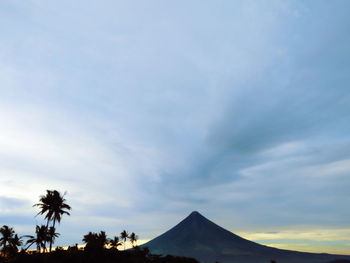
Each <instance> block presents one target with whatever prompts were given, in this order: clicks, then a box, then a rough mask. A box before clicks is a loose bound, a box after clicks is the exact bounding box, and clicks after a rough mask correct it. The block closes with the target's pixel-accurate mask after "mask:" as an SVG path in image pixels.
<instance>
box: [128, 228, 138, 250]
mask: <svg viewBox="0 0 350 263" xmlns="http://www.w3.org/2000/svg"><path fill="white" fill-rule="evenodd" d="M129 239H130V242H131V246H132V247H135V245H134V243H136V242H137V240H138V236H137V235H136V234H135V233H134V232H132V233H131V234H130V236H129Z"/></svg>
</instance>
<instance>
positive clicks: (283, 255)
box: [142, 211, 350, 263]
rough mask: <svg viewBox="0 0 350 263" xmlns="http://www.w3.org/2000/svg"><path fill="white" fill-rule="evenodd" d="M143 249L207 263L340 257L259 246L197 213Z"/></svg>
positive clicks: (258, 262) (324, 260) (318, 260)
mask: <svg viewBox="0 0 350 263" xmlns="http://www.w3.org/2000/svg"><path fill="white" fill-rule="evenodd" d="M142 247H148V248H149V249H150V251H151V252H152V253H154V254H163V255H166V254H171V255H177V256H186V257H193V258H196V259H198V260H199V261H201V262H208V263H209V262H215V261H218V262H223V263H226V262H227V263H228V262H230V263H231V262H232V263H234V262H240V263H260V262H261V263H263V262H265V263H268V262H270V260H273V259H274V260H277V262H278V263H280V262H282V263H283V262H288V263H291V262H295V263H297V262H298V263H302V262H310V263H317V262H320V263H325V262H328V261H330V260H332V259H337V258H339V256H337V255H328V254H313V253H302V252H296V251H289V250H281V249H277V248H272V247H267V246H264V245H260V244H258V243H255V242H252V241H249V240H246V239H244V238H241V237H240V236H238V235H235V234H233V233H232V232H230V231H228V230H226V229H224V228H222V227H220V226H218V225H217V224H215V223H213V222H212V221H210V220H208V219H207V218H205V217H204V216H202V215H201V214H200V213H198V212H196V211H194V212H192V213H191V214H190V215H189V216H188V217H186V218H185V219H184V220H182V221H181V222H180V223H179V224H177V225H176V226H174V227H173V228H171V229H170V230H169V231H167V232H165V233H164V234H162V235H160V236H158V237H156V238H154V239H153V240H151V241H149V242H148V243H146V244H144V245H142ZM341 257H342V258H348V259H350V257H345V256H341Z"/></svg>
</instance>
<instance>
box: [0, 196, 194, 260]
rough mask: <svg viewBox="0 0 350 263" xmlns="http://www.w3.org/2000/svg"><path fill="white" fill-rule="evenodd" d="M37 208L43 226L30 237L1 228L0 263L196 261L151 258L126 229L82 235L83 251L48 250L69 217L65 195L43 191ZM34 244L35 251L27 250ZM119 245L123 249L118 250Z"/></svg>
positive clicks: (35, 205) (75, 247) (7, 227)
mask: <svg viewBox="0 0 350 263" xmlns="http://www.w3.org/2000/svg"><path fill="white" fill-rule="evenodd" d="M33 206H34V207H39V209H40V211H39V212H38V214H37V216H38V215H42V216H44V219H45V221H46V224H43V225H37V226H36V227H35V233H34V235H24V236H19V235H18V234H17V233H16V232H15V230H14V229H13V228H12V227H9V226H7V225H4V226H2V227H1V228H0V262H1V263H2V262H12V263H21V262H23V263H24V262H25V263H31V262H33V263H34V262H37V263H46V262H50V263H55V262H67V263H70V262H80V263H85V262H86V263H90V262H101V263H103V262H106V263H108V262H114V263H116V262H124V263H128V262H130V263H132V262H135V263H136V262H145V263H165V262H174V263H175V262H183V263H197V261H196V260H194V259H190V258H184V257H175V256H165V257H164V256H160V255H152V254H151V253H150V252H149V250H148V249H147V248H143V249H140V248H139V247H138V246H137V240H138V236H137V235H136V234H135V233H134V232H132V233H131V234H129V233H128V232H127V231H126V230H124V231H122V232H121V233H120V236H114V237H113V238H108V237H107V234H106V232H104V231H100V232H99V233H94V232H89V233H87V234H86V235H84V236H83V238H82V241H83V243H84V244H85V246H84V247H83V248H78V245H77V244H76V245H73V246H70V247H68V249H63V248H62V247H57V248H56V249H54V250H53V249H52V245H53V244H54V242H55V240H56V238H58V237H59V236H60V234H59V233H57V232H56V225H57V223H60V222H61V219H62V216H63V215H68V216H69V215H70V213H69V211H70V210H71V207H70V206H69V205H68V204H67V203H66V199H65V194H63V195H62V194H61V193H60V192H58V191H57V190H46V194H45V195H42V196H40V198H39V203H37V204H34V205H33ZM127 242H130V243H131V246H132V249H130V250H125V249H126V247H125V245H126V243H127ZM33 245H35V248H36V249H34V250H33V249H31V250H30V248H31V247H32V246H33ZM120 246H123V247H124V250H123V251H120V250H118V247H120Z"/></svg>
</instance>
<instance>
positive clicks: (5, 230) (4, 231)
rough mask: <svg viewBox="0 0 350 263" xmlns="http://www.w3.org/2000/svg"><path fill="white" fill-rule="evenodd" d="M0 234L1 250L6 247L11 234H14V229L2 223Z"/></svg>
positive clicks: (11, 236)
mask: <svg viewBox="0 0 350 263" xmlns="http://www.w3.org/2000/svg"><path fill="white" fill-rule="evenodd" d="M0 234H1V236H2V237H1V238H0V246H2V250H4V249H5V248H6V247H7V244H8V243H9V241H10V240H11V238H13V235H14V234H15V230H13V228H12V227H9V226H7V225H3V226H2V227H1V228H0Z"/></svg>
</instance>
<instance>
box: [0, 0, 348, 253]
mask: <svg viewBox="0 0 350 263" xmlns="http://www.w3.org/2000/svg"><path fill="white" fill-rule="evenodd" d="M0 25H1V27H0V33H1V34H0V127H1V128H0V185H1V186H0V187H1V188H0V223H1V224H8V225H10V226H14V227H15V228H16V230H17V231H20V232H21V233H23V234H31V233H32V232H33V231H34V226H35V224H36V223H40V218H39V217H36V218H34V215H35V214H36V213H37V211H36V210H35V208H33V207H32V205H33V204H34V203H36V202H37V200H38V196H39V195H41V194H44V193H45V190H46V189H57V190H60V191H61V192H64V191H67V192H68V193H67V196H66V198H67V200H68V202H69V204H70V205H71V206H72V208H73V210H72V215H71V217H66V218H63V220H62V224H61V226H60V227H59V229H58V232H60V233H61V237H60V238H59V239H58V241H57V244H59V245H67V244H74V243H80V242H81V239H82V236H83V235H84V234H86V233H87V232H88V231H95V232H96V231H100V230H105V231H107V234H110V235H111V236H112V235H115V234H118V233H120V232H121V231H122V230H123V229H128V230H129V231H134V232H136V233H137V234H138V235H139V236H140V238H141V239H150V238H153V237H155V236H156V235H157V234H160V233H162V232H164V231H165V230H167V229H168V228H169V227H171V226H173V225H174V224H176V223H178V221H179V220H181V219H182V218H183V217H184V216H185V215H187V214H188V213H190V212H191V211H192V210H199V211H200V212H201V213H203V215H204V216H207V217H208V218H210V219H211V220H213V221H215V222H217V223H219V224H221V225H222V226H224V227H226V228H228V229H230V230H232V231H236V232H244V231H245V230H246V229H254V230H256V233H262V232H265V230H264V229H266V228H271V227H273V228H274V231H277V232H282V233H284V232H283V230H284V229H285V228H289V229H291V228H292V227H294V230H295V231H296V232H298V231H299V232H302V231H301V230H300V229H299V230H298V226H300V225H303V226H307V227H308V229H310V231H311V232H313V233H320V232H322V233H325V232H323V231H322V229H349V227H350V225H349V222H350V220H349V219H350V210H349V209H348V204H349V201H350V195H349V194H348V189H349V187H350V150H349V149H350V147H349V146H350V135H349V130H350V114H349V113H350V89H349V84H350V63H349V61H350V60H349V56H350V48H349V47H350V35H349V33H348V30H349V26H350V2H349V1H346V0H344V1H341V0H339V1H332V2H330V1H307V2H305V1H250V0H249V1H243V0H242V1H153V0H152V1H108V0H106V1H102V2H101V1H99V2H96V1H68V0H63V1H43V0H42V1H40V0H28V1H20V0H2V1H1V2H0ZM292 230H293V229H292ZM336 231H337V230H336ZM306 232H307V231H306ZM327 233H328V232H327ZM332 233H333V232H332ZM335 233H338V234H339V235H338V239H337V238H336V237H335V238H332V242H333V241H337V240H338V241H341V242H343V243H344V244H345V245H344V244H343V243H342V244H341V245H339V244H338V245H337V244H336V243H334V246H333V245H332V246H333V247H334V248H332V249H333V250H332V251H336V250H337V249H338V250H337V251H340V249H343V247H344V246H346V244H349V243H350V234H349V232H348V231H347V232H346V233H347V234H345V236H344V234H341V233H340V232H339V231H338V232H335ZM285 235H287V236H290V237H292V236H293V231H291V232H288V233H285ZM330 235H332V234H330ZM252 238H253V237H252ZM254 238H255V239H256V240H263V239H261V237H254ZM299 238H300V237H299V235H298V234H297V235H296V237H294V238H285V236H284V239H283V240H287V241H285V242H289V243H288V244H287V245H286V244H285V243H284V244H283V245H282V246H284V247H286V246H289V247H288V248H293V244H294V245H295V247H294V248H299V247H300V246H301V245H300V242H299V245H297V243H298V242H296V241H295V240H297V239H299ZM301 239H302V240H304V239H303V238H301ZM315 239H316V240H319V239H317V237H315ZM315 239H307V240H308V241H307V243H306V244H310V246H307V249H309V248H310V249H311V248H312V246H314V248H316V247H317V246H318V247H319V246H321V248H322V249H323V247H324V250H325V252H327V244H328V243H324V244H323V245H322V244H321V245H319V243H317V244H318V245H317V244H315V243H312V242H311V241H312V240H315ZM280 240H281V239H280V238H276V236H272V237H271V240H270V239H269V240H268V241H269V244H277V245H278V244H281V242H280ZM288 240H289V241H288ZM293 240H294V241H293ZM302 242H304V241H302ZM319 242H322V240H319ZM324 242H328V241H327V240H325V241H324ZM303 246H304V245H303ZM334 249H335V250H334ZM329 251H331V249H330V250H329ZM342 251H346V249H345V248H344V250H342ZM339 253H340V252H339Z"/></svg>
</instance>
